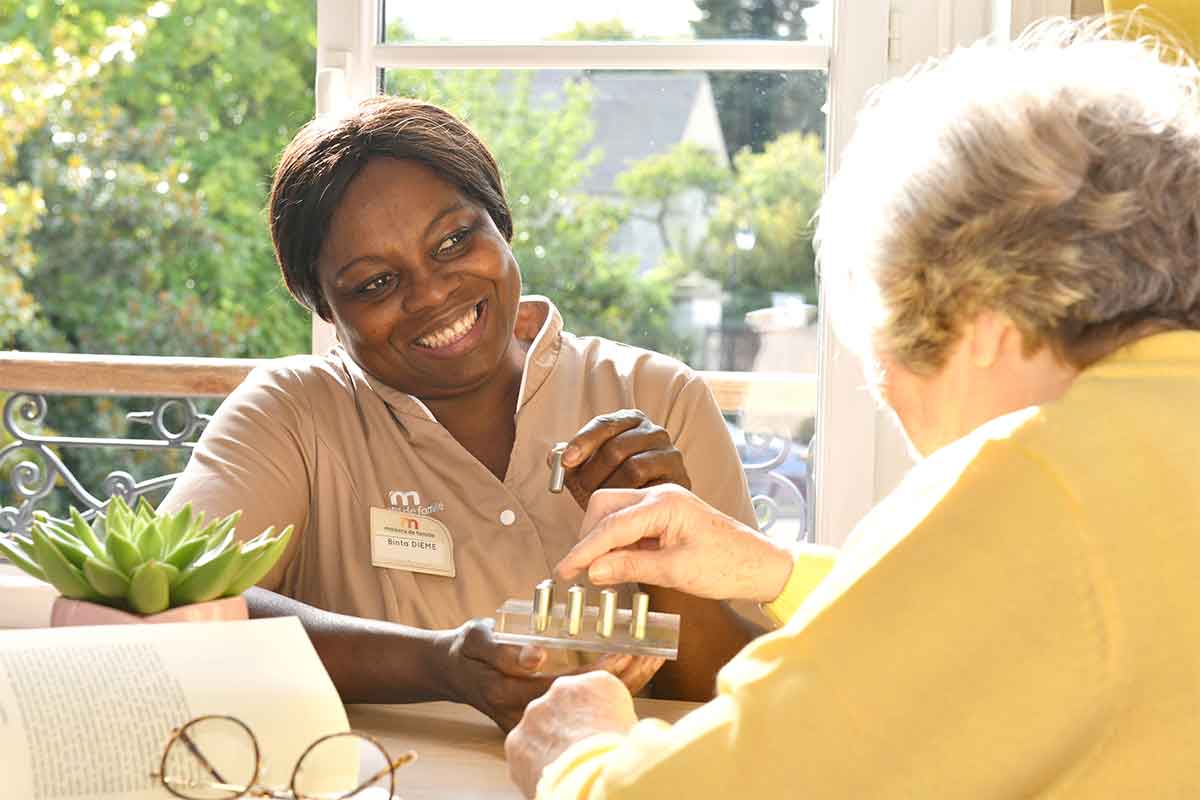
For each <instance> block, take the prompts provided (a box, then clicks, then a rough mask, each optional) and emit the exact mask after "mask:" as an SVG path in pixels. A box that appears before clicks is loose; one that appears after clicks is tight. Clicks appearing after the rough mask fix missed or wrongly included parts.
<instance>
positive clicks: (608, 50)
mask: <svg viewBox="0 0 1200 800" xmlns="http://www.w3.org/2000/svg"><path fill="white" fill-rule="evenodd" d="M370 59H371V63H372V65H373V66H374V67H376V68H380V69H393V68H396V69H607V70H622V69H628V70H805V69H819V70H823V69H825V68H826V67H827V66H828V64H829V48H828V47H827V46H826V45H824V44H821V43H816V42H791V41H784V42H775V41H742V40H721V41H716V40H714V41H688V42H546V43H535V44H443V43H438V44H414V43H406V44H378V45H375V46H374V47H373V48H372V49H371V55H370Z"/></svg>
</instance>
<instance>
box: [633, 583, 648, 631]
mask: <svg viewBox="0 0 1200 800" xmlns="http://www.w3.org/2000/svg"><path fill="white" fill-rule="evenodd" d="M649 615H650V595H648V594H646V593H645V592H634V594H633V609H632V613H631V614H630V615H629V635H630V636H632V637H633V638H635V639H645V638H646V618H647V617H648V616H649Z"/></svg>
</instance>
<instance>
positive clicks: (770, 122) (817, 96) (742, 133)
mask: <svg viewBox="0 0 1200 800" xmlns="http://www.w3.org/2000/svg"><path fill="white" fill-rule="evenodd" d="M817 1H818V0H695V2H696V7H697V8H698V9H699V10H700V18H699V19H698V20H696V21H695V22H693V23H692V30H693V32H694V33H695V35H696V38H697V39H727V38H734V39H793V40H803V39H805V38H806V37H807V35H808V31H807V27H806V25H805V21H804V17H803V14H802V12H804V11H805V10H806V9H808V8H811V7H812V6H814V5H816V4H817ZM709 78H710V79H711V80H712V86H713V95H714V97H715V98H716V102H717V110H718V113H719V114H720V117H721V130H722V132H723V133H724V135H725V145H726V147H727V149H728V151H729V156H730V158H732V157H733V156H734V154H735V153H737V152H739V151H740V150H742V149H743V148H746V147H749V148H750V149H751V150H754V151H755V152H759V151H761V150H762V149H763V148H764V147H765V146H766V144H767V142H770V141H773V140H775V139H776V138H777V137H778V136H779V135H780V134H782V133H786V132H788V131H796V130H798V131H805V132H812V133H816V134H818V135H821V136H823V135H824V130H825V119H824V114H823V113H822V112H821V107H822V106H823V105H824V103H825V89H826V76H825V74H824V73H822V72H792V73H782V72H710V73H709Z"/></svg>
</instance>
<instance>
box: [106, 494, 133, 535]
mask: <svg viewBox="0 0 1200 800" xmlns="http://www.w3.org/2000/svg"><path fill="white" fill-rule="evenodd" d="M114 531H115V532H116V533H119V534H121V535H122V536H125V537H129V536H130V535H131V534H132V533H133V512H132V511H130V510H129V505H128V504H127V503H126V502H125V498H124V497H121V496H119V495H118V496H117V497H114V498H113V499H112V500H110V501H109V502H108V532H109V533H113V532H114Z"/></svg>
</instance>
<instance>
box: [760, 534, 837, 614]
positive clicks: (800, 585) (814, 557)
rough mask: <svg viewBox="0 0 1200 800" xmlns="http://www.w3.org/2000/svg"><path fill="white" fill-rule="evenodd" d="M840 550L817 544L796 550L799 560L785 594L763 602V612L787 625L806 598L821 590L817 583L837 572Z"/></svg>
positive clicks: (794, 564) (796, 561)
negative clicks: (832, 572) (835, 570)
mask: <svg viewBox="0 0 1200 800" xmlns="http://www.w3.org/2000/svg"><path fill="white" fill-rule="evenodd" d="M837 554H838V551H837V550H835V549H834V548H832V547H823V546H821V545H815V544H805V545H802V546H801V547H800V549H798V550H796V558H795V561H794V562H793V563H792V574H791V576H790V577H789V578H788V582H787V583H786V584H785V585H784V587H783V591H782V592H780V593H779V596H778V597H776V598H775V599H774V600H772V601H771V602H769V603H763V604H762V609H763V611H765V612H766V613H767V615H768V616H770V617H771V619H773V620H775V622H776V623H778V624H780V625H782V624H784V623H786V622H787V621H788V620H789V619H790V618H791V616H792V614H794V613H796V609H797V608H799V607H800V604H801V603H802V602H804V598H806V597H808V595H809V594H811V593H812V590H813V589H815V588H817V584H819V583H820V582H821V581H823V580H825V576H826V575H828V574H829V571H830V570H831V569H833V565H834V562H835V561H836V560H837Z"/></svg>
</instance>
